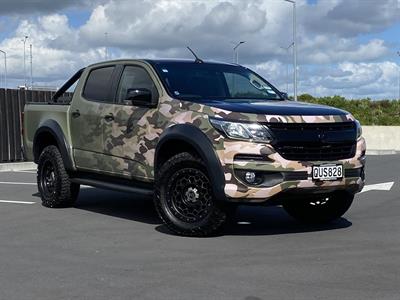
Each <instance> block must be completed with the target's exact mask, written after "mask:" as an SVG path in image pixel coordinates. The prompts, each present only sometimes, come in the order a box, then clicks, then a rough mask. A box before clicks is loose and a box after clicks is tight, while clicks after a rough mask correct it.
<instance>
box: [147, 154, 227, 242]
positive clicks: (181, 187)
mask: <svg viewBox="0 0 400 300" xmlns="http://www.w3.org/2000/svg"><path fill="white" fill-rule="evenodd" d="M211 184H212V183H211V181H210V179H209V177H208V175H207V170H206V167H205V165H204V162H203V161H202V160H201V159H200V158H198V157H195V156H193V155H192V154H190V153H187V152H183V153H180V154H177V155H175V156H173V157H171V158H170V159H169V160H167V161H166V162H165V163H164V164H163V165H162V166H161V168H160V169H159V171H158V172H157V174H156V184H155V196H154V204H155V207H156V210H157V212H158V215H159V216H160V218H161V219H162V220H163V221H164V223H165V224H166V226H167V227H168V228H169V229H170V230H171V231H172V232H174V233H175V234H178V235H183V236H196V237H203V236H210V235H214V234H216V233H217V232H218V231H219V230H220V229H221V228H222V226H223V224H224V223H225V221H226V218H227V214H226V213H225V211H224V210H223V209H222V206H221V205H220V204H219V203H218V202H217V201H215V197H214V195H213V192H212V187H211ZM196 196H197V198H196Z"/></svg>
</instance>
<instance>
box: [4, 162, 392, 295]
mask: <svg viewBox="0 0 400 300" xmlns="http://www.w3.org/2000/svg"><path fill="white" fill-rule="evenodd" d="M367 164H368V167H367V184H368V185H371V184H378V183H389V188H388V189H390V190H370V191H366V192H364V193H361V194H359V195H357V196H356V200H355V202H354V204H353V206H352V208H351V209H350V211H349V212H348V213H347V214H346V215H345V216H344V218H342V219H341V220H339V221H338V222H336V223H333V224H331V225H329V226H309V225H302V224H300V223H298V222H296V221H295V220H293V219H292V218H290V217H289V216H288V215H287V214H286V213H285V212H284V211H283V210H282V209H281V208H279V207H276V208H268V207H241V208H240V209H239V211H238V213H237V215H236V217H235V220H234V222H233V224H232V225H230V226H229V227H227V228H226V229H225V231H224V232H222V234H221V235H220V236H217V237H211V238H185V237H178V236H174V235H172V234H171V233H170V232H169V231H168V230H167V229H166V228H165V227H164V226H163V225H162V224H161V222H160V220H159V219H158V217H157V216H156V213H155V211H154V209H153V206H152V203H151V201H149V200H148V199H142V198H138V197H137V196H135V195H131V194H124V193H118V192H111V191H104V190H100V189H95V188H86V187H83V188H82V189H81V193H80V196H79V199H78V202H77V203H76V205H75V207H73V208H65V209H49V208H45V207H42V206H41V204H40V198H39V196H38V193H37V187H36V184H35V181H36V175H35V172H34V171H26V172H3V173H0V243H1V246H0V299H7V300H9V299H18V300H22V299H246V300H258V299H400V257H399V254H400V233H399V228H400V199H399V187H400V156H396V155H388V156H371V157H368V161H367ZM390 182H394V184H393V186H392V187H391V188H390V186H391V184H390Z"/></svg>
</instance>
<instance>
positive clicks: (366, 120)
mask: <svg viewBox="0 0 400 300" xmlns="http://www.w3.org/2000/svg"><path fill="white" fill-rule="evenodd" d="M299 101H304V102H309V103H316V104H323V105H329V106H334V107H337V108H340V109H343V110H346V111H348V112H350V113H351V114H353V116H354V117H355V118H356V119H357V120H359V121H360V122H361V124H363V125H400V101H398V100H379V101H374V100H371V99H369V98H367V99H360V100H347V99H345V98H343V97H341V96H333V97H321V98H314V97H313V96H311V95H309V94H303V95H300V96H299Z"/></svg>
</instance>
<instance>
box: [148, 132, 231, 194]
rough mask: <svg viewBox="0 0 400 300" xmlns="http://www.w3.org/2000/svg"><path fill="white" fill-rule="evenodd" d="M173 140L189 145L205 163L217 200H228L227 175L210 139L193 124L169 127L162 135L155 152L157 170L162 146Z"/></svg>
mask: <svg viewBox="0 0 400 300" xmlns="http://www.w3.org/2000/svg"><path fill="white" fill-rule="evenodd" d="M171 140H180V141H183V142H186V143H188V144H189V145H191V146H192V147H193V148H194V149H196V151H197V153H198V154H199V155H200V157H201V159H202V160H203V161H204V163H205V165H206V168H207V172H208V175H209V176H210V180H211V185H212V188H213V192H214V195H215V197H216V199H217V200H223V201H225V200H226V195H225V191H224V188H225V175H224V171H223V168H222V165H221V162H220V160H219V158H218V157H217V154H216V152H215V150H214V147H213V145H212V142H211V141H210V139H209V138H208V137H207V136H206V135H205V134H204V133H203V132H202V131H201V130H200V129H199V128H197V127H195V126H193V125H191V124H177V125H173V126H171V127H168V128H167V129H165V130H164V132H163V133H162V134H161V136H160V139H159V142H158V143H157V146H156V151H155V160H154V166H155V168H156V167H157V166H158V161H157V159H158V156H159V155H158V153H159V151H160V149H162V146H163V145H164V144H165V143H166V142H168V141H171Z"/></svg>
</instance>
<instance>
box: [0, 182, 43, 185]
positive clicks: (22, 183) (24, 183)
mask: <svg viewBox="0 0 400 300" xmlns="http://www.w3.org/2000/svg"><path fill="white" fill-rule="evenodd" d="M0 184H16V185H18V184H20V185H37V183H32V182H13V181H0Z"/></svg>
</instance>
